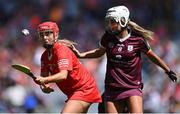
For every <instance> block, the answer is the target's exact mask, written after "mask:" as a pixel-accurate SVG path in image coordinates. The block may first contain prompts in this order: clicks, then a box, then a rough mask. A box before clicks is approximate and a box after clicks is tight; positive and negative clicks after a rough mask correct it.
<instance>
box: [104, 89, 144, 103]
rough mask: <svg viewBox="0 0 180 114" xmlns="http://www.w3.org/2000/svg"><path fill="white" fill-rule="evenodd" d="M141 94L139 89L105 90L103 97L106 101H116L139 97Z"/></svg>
mask: <svg viewBox="0 0 180 114" xmlns="http://www.w3.org/2000/svg"><path fill="white" fill-rule="evenodd" d="M142 95H143V93H142V90H141V89H122V88H118V87H116V88H106V89H105V93H104V97H105V99H106V101H117V100H121V99H125V98H128V97H131V96H141V97H142Z"/></svg>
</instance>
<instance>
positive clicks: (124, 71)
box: [100, 32, 150, 89]
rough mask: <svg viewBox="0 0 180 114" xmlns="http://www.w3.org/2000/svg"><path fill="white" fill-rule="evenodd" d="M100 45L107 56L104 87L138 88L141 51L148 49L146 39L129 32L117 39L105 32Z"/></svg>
mask: <svg viewBox="0 0 180 114" xmlns="http://www.w3.org/2000/svg"><path fill="white" fill-rule="evenodd" d="M100 45H101V46H102V47H104V48H106V56H107V67H106V69H107V70H106V78H105V87H120V88H127V89H131V88H140V87H141V84H142V77H141V67H142V65H141V52H143V53H147V52H148V51H149V50H150V46H149V45H148V43H147V41H145V40H144V39H143V38H142V37H138V36H132V35H130V34H129V35H128V36H127V37H126V38H123V39H121V40H119V39H118V38H117V37H116V36H114V35H111V34H109V33H107V32H106V33H105V34H104V35H103V37H102V39H101V41H100Z"/></svg>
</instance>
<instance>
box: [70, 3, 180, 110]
mask: <svg viewBox="0 0 180 114" xmlns="http://www.w3.org/2000/svg"><path fill="white" fill-rule="evenodd" d="M129 14H130V12H129V10H128V8H127V7H125V6H116V7H112V8H110V9H109V10H108V11H107V14H106V17H105V21H106V31H105V33H104V35H103V36H102V38H101V41H100V47H99V48H97V49H94V50H91V51H87V52H83V53H80V52H79V51H78V50H77V49H76V48H75V47H73V48H72V50H73V51H74V53H75V54H76V56H77V57H79V58H97V57H101V56H102V55H104V54H105V53H106V56H107V66H106V77H105V92H104V94H103V96H104V102H105V111H106V112H107V113H121V112H123V111H124V108H125V107H128V111H129V112H130V113H142V112H143V101H142V91H141V89H142V88H143V82H142V77H141V69H142V68H141V67H142V65H141V53H144V54H146V55H147V57H148V58H149V59H150V60H151V61H153V62H154V63H155V64H156V65H158V66H160V67H161V68H162V69H163V70H164V71H165V73H166V74H167V75H168V76H169V78H170V79H171V80H172V81H173V82H176V81H177V77H176V74H175V73H174V72H173V71H172V70H171V69H170V68H169V67H168V66H167V65H166V64H165V63H164V61H163V60H161V59H160V58H159V57H158V56H157V55H156V54H155V53H154V52H153V51H152V50H151V48H150V46H149V44H148V42H147V40H148V39H151V38H152V36H153V32H151V31H149V30H145V29H143V28H142V27H140V26H139V25H137V24H136V23H134V22H132V21H129Z"/></svg>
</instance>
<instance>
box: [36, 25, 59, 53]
mask: <svg viewBox="0 0 180 114" xmlns="http://www.w3.org/2000/svg"><path fill="white" fill-rule="evenodd" d="M58 33H59V28H58V26H57V24H56V23H54V22H44V23H42V24H40V25H39V26H38V34H39V39H40V41H41V43H42V45H43V47H44V48H46V49H49V48H51V47H52V46H53V44H54V43H55V42H56V41H57V39H58Z"/></svg>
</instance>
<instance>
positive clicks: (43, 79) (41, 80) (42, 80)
mask: <svg viewBox="0 0 180 114" xmlns="http://www.w3.org/2000/svg"><path fill="white" fill-rule="evenodd" d="M34 81H35V83H36V84H39V85H44V84H45V83H44V82H45V78H44V77H41V76H37V77H36V79H34Z"/></svg>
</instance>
